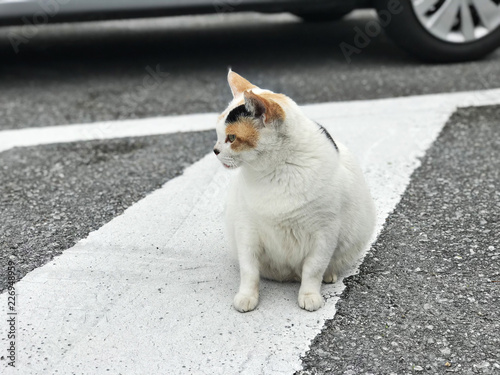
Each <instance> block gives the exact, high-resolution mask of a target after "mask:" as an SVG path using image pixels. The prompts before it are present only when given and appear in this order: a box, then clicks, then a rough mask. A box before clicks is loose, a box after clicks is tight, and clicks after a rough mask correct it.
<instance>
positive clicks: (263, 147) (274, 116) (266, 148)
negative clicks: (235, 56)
mask: <svg viewBox="0 0 500 375" xmlns="http://www.w3.org/2000/svg"><path fill="white" fill-rule="evenodd" d="M227 80H228V83H229V87H230V88H231V91H232V93H233V100H232V101H231V102H230V103H229V106H228V107H227V108H226V110H225V111H224V112H222V114H221V115H220V116H219V118H218V120H217V126H216V130H217V143H216V144H215V147H214V153H215V155H217V158H218V159H219V160H220V162H221V163H222V164H223V165H224V166H225V167H226V168H229V169H233V168H237V167H240V166H242V165H247V166H249V167H251V168H253V169H265V168H266V166H268V164H269V163H272V161H273V159H274V158H275V157H276V154H277V152H278V151H279V149H280V145H281V143H282V142H283V140H284V138H285V136H284V133H283V124H284V122H285V118H286V108H287V106H288V105H290V104H291V100H290V99H289V98H287V97H286V96H285V95H282V94H275V93H273V92H272V91H269V90H262V89H260V88H258V87H257V86H255V85H253V84H252V83H250V82H248V81H247V80H246V79H245V78H243V77H241V76H240V75H238V74H236V73H235V72H233V71H231V70H230V71H229V74H228V77H227Z"/></svg>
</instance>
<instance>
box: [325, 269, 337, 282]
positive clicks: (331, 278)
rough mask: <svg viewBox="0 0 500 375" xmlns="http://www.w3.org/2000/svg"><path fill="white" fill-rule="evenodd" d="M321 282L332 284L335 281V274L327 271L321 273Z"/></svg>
mask: <svg viewBox="0 0 500 375" xmlns="http://www.w3.org/2000/svg"><path fill="white" fill-rule="evenodd" d="M323 282H325V283H327V284H333V283H336V282H337V275H336V274H334V273H333V272H327V273H325V274H324V275H323Z"/></svg>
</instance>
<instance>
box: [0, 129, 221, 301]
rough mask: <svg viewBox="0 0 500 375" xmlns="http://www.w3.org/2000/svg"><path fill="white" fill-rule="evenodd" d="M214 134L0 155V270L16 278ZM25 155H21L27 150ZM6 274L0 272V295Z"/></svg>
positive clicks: (173, 169)
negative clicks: (10, 267)
mask: <svg viewBox="0 0 500 375" xmlns="http://www.w3.org/2000/svg"><path fill="white" fill-rule="evenodd" d="M215 140H216V136H215V132H198V133H181V134H172V135H163V136H155V137H139V138H132V139H117V140H107V141H92V142H79V143H70V144H57V145H48V146H38V147H30V148H29V149H25V148H17V149H12V150H9V151H6V152H3V153H1V154H0V158H1V163H2V166H1V167H0V181H2V183H1V184H0V206H1V207H2V210H0V222H1V223H2V226H1V227H0V269H7V262H8V261H9V260H12V261H14V262H15V263H16V264H19V265H20V266H19V267H17V268H16V271H17V275H16V279H17V280H19V279H21V278H22V277H23V276H25V275H26V274H27V273H28V272H29V271H31V270H33V269H35V268H36V267H39V266H41V265H43V264H45V263H47V262H49V261H50V260H51V259H53V258H54V257H55V256H57V255H58V254H60V253H61V252H62V251H64V250H66V249H68V248H70V247H72V246H73V245H74V244H75V243H76V242H77V241H78V240H80V239H82V238H85V237H87V235H88V234H89V233H90V232H91V231H93V230H97V229H99V228H100V227H101V226H103V225H104V224H106V223H107V222H108V221H110V220H111V219H112V218H114V217H115V216H118V215H120V214H121V213H122V212H123V211H124V210H125V209H126V208H127V207H129V206H131V205H132V204H133V203H135V202H137V201H139V200H140V199H142V198H144V197H145V196H146V195H147V194H148V193H149V192H151V191H154V190H156V189H158V188H159V187H161V185H163V184H164V183H165V182H167V181H168V180H170V179H171V178H174V177H176V176H178V175H180V174H182V172H183V170H184V169H185V168H186V167H187V166H189V165H190V164H192V163H194V162H195V161H197V160H198V159H200V158H201V157H202V156H204V155H205V154H206V153H207V149H208V145H213V144H215ZM28 150H29V151H28ZM6 286H7V273H4V272H1V273H0V292H1V291H3V290H4V289H5V288H6Z"/></svg>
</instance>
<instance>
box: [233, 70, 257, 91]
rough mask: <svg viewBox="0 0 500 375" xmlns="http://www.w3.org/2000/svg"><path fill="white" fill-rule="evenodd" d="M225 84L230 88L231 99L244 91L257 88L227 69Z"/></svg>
mask: <svg viewBox="0 0 500 375" xmlns="http://www.w3.org/2000/svg"><path fill="white" fill-rule="evenodd" d="M227 82H228V83H229V87H230V88H231V92H232V93H233V97H235V96H238V95H239V94H241V93H242V92H244V91H246V90H250V89H253V88H256V87H257V86H255V85H253V84H251V83H250V82H248V81H247V80H246V79H245V78H243V77H242V76H240V75H239V74H238V73H235V72H233V71H232V70H231V69H229V73H228V74H227Z"/></svg>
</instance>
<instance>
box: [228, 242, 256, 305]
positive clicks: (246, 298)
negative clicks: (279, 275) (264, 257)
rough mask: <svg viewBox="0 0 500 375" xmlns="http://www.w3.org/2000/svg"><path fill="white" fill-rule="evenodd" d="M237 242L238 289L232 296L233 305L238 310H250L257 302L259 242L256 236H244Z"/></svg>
mask: <svg viewBox="0 0 500 375" xmlns="http://www.w3.org/2000/svg"><path fill="white" fill-rule="evenodd" d="M245 237H246V238H245V239H244V240H243V239H241V238H240V239H239V241H238V242H239V243H238V244H237V248H238V260H239V263H240V289H239V291H238V293H237V294H236V296H234V300H233V306H234V308H235V309H236V310H238V311H239V312H248V311H252V310H253V309H255V307H257V303H258V302H259V281H260V273H259V260H258V250H259V244H258V239H257V238H256V236H252V235H250V236H245Z"/></svg>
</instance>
